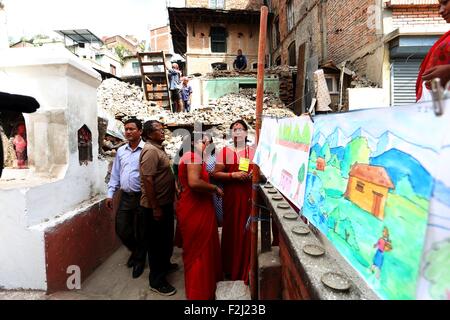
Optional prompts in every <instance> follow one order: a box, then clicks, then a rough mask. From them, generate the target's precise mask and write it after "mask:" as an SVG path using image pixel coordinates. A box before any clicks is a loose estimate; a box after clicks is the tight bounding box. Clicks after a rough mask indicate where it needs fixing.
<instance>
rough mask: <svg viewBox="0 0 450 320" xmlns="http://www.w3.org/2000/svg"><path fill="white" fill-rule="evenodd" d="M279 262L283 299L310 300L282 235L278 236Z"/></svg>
mask: <svg viewBox="0 0 450 320" xmlns="http://www.w3.org/2000/svg"><path fill="white" fill-rule="evenodd" d="M280 263H281V279H282V284H281V285H282V299H283V300H310V299H311V296H310V294H309V292H308V289H307V286H306V285H305V283H304V281H303V280H302V278H301V276H300V273H299V272H298V270H297V267H296V264H295V262H294V260H293V259H292V254H290V252H289V247H288V246H287V245H286V241H285V240H284V236H283V235H281V236H280Z"/></svg>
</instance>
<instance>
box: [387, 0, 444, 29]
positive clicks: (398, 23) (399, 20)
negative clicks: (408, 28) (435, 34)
mask: <svg viewBox="0 0 450 320" xmlns="http://www.w3.org/2000/svg"><path fill="white" fill-rule="evenodd" d="M438 10H439V7H438V6H436V5H434V6H419V7H417V6H416V7H407V6H405V7H395V8H393V9H392V22H393V25H394V28H399V27H402V26H405V25H426V24H445V23H446V22H445V20H444V19H442V17H441V16H440V15H439V12H438Z"/></svg>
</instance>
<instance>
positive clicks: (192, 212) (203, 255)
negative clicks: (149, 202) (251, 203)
mask: <svg viewBox="0 0 450 320" xmlns="http://www.w3.org/2000/svg"><path fill="white" fill-rule="evenodd" d="M194 159H195V160H196V161H197V160H198V161H199V162H200V163H201V161H202V160H201V157H200V156H198V155H196V154H194V153H192V152H187V153H186V154H184V155H183V157H181V159H180V165H179V167H178V170H179V171H178V178H179V181H180V184H181V187H182V190H183V191H182V192H181V195H180V199H179V200H178V202H177V210H176V212H177V219H178V224H179V230H180V233H181V238H182V239H183V263H184V280H185V288H186V298H187V299H190V300H213V299H214V297H215V292H216V283H217V282H218V281H220V280H222V267H221V262H220V244H219V234H218V231H217V222H216V214H215V211H214V205H213V198H212V196H211V195H208V194H207V193H204V192H197V191H194V190H192V189H191V188H190V187H189V185H188V173H187V164H186V163H189V162H190V161H191V160H194ZM201 179H202V180H204V181H206V182H208V180H209V176H208V172H207V171H206V166H205V164H204V163H203V165H202V173H201Z"/></svg>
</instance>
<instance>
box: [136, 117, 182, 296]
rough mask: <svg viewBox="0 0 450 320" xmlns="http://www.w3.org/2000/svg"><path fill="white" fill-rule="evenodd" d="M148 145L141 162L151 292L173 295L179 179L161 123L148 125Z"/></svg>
mask: <svg viewBox="0 0 450 320" xmlns="http://www.w3.org/2000/svg"><path fill="white" fill-rule="evenodd" d="M143 137H144V138H145V141H146V143H145V146H144V149H143V150H142V153H141V157H140V159H139V163H140V174H141V188H142V197H141V215H142V217H143V220H144V221H145V222H144V224H145V225H146V226H147V227H146V228H145V234H144V235H143V236H142V237H143V238H145V239H147V241H148V260H149V265H150V275H149V284H150V290H152V291H155V292H157V293H159V294H161V295H164V296H170V295H173V294H175V293H176V292H177V290H176V289H175V288H174V287H173V286H172V285H170V284H169V283H168V282H167V280H166V275H167V274H168V273H169V272H171V271H175V270H176V269H177V268H178V265H177V264H175V263H171V262H170V258H171V257H172V253H173V238H174V208H173V203H174V200H175V178H174V176H173V173H172V170H171V167H170V160H169V156H168V155H167V153H166V152H165V151H164V147H163V146H162V143H163V142H164V140H165V134H164V128H163V125H162V123H161V122H159V121H157V120H150V121H147V122H146V123H145V124H144V132H143Z"/></svg>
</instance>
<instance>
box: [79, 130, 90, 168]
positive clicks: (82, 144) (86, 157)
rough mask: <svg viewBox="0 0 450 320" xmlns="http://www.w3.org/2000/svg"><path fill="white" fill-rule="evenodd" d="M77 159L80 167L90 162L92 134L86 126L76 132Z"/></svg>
mask: <svg viewBox="0 0 450 320" xmlns="http://www.w3.org/2000/svg"><path fill="white" fill-rule="evenodd" d="M78 159H79V161H80V166H81V165H88V163H89V162H92V133H91V130H89V128H88V127H87V126H86V125H83V126H82V127H81V128H80V129H79V130H78Z"/></svg>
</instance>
